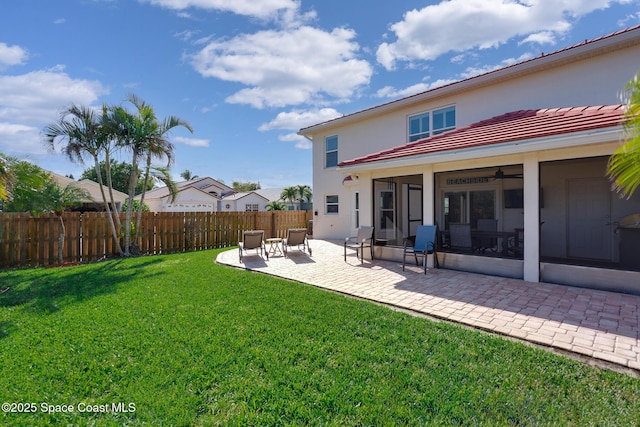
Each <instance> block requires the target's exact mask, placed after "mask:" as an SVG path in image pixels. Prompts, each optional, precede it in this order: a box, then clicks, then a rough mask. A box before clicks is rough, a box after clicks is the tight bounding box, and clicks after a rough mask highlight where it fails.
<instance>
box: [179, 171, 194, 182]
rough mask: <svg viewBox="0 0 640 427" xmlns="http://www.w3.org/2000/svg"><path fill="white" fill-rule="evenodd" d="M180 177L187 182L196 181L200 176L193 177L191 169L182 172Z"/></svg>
mask: <svg viewBox="0 0 640 427" xmlns="http://www.w3.org/2000/svg"><path fill="white" fill-rule="evenodd" d="M180 176H181V177H182V179H184V180H185V181H191V180H192V179H196V178H198V175H192V174H191V171H190V170H189V169H185V171H184V172H182V173H181V174H180Z"/></svg>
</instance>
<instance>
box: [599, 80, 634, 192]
mask: <svg viewBox="0 0 640 427" xmlns="http://www.w3.org/2000/svg"><path fill="white" fill-rule="evenodd" d="M623 99H626V104H627V110H626V112H625V118H626V119H627V121H626V123H625V131H626V134H627V138H626V142H625V143H624V144H623V145H622V146H621V147H620V148H618V149H617V150H616V151H615V152H614V153H613V155H611V157H610V158H609V164H608V166H607V175H608V176H609V178H610V179H611V180H612V181H613V182H614V188H615V189H616V191H618V192H619V193H621V194H623V195H625V196H627V197H631V195H632V194H633V193H634V192H635V191H636V189H637V188H638V186H640V72H639V73H638V74H636V76H635V77H634V79H633V80H631V81H630V82H629V83H627V86H626V88H625V92H624V94H623Z"/></svg>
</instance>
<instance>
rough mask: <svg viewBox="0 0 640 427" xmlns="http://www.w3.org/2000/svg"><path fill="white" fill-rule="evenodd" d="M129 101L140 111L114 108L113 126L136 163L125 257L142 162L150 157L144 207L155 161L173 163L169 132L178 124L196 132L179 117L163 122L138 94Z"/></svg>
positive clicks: (130, 183)
mask: <svg viewBox="0 0 640 427" xmlns="http://www.w3.org/2000/svg"><path fill="white" fill-rule="evenodd" d="M127 101H129V102H130V103H131V104H133V106H134V107H136V110H137V111H136V112H135V113H134V114H132V113H129V112H128V111H127V110H126V109H125V108H124V107H122V106H117V107H113V108H112V115H111V126H110V127H111V129H112V130H113V131H114V135H115V136H116V139H117V141H118V146H119V147H121V148H123V149H125V150H127V151H129V152H130V153H131V165H132V166H133V170H132V173H131V177H130V180H129V201H128V205H127V212H126V216H125V230H124V239H125V248H124V255H125V256H128V255H130V253H131V216H132V212H133V196H134V192H135V188H136V185H137V183H138V176H139V166H138V162H139V161H141V160H143V159H145V160H146V161H145V166H144V183H145V185H144V186H143V190H142V193H141V195H140V206H142V205H143V202H144V196H145V194H146V185H147V183H148V180H149V179H150V176H151V171H152V167H151V164H152V160H153V159H154V158H158V159H162V158H166V159H167V167H169V166H170V165H171V163H172V162H173V145H172V144H171V143H170V142H169V140H168V139H167V134H168V133H169V131H171V130H172V129H173V128H175V127H177V126H183V127H185V128H186V129H187V130H189V131H190V132H193V128H192V127H191V125H189V123H187V122H186V121H184V120H181V119H179V118H177V117H175V116H170V117H168V118H166V119H164V120H163V121H162V122H159V121H158V119H157V117H156V114H155V111H154V110H153V108H152V107H151V106H150V105H149V104H147V103H146V102H144V101H142V100H141V99H140V98H138V97H137V96H135V95H129V96H128V98H127ZM167 176H168V174H167ZM141 215H142V213H141V211H140V210H138V213H137V221H136V230H138V229H139V224H140V218H141Z"/></svg>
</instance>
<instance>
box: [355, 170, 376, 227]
mask: <svg viewBox="0 0 640 427" xmlns="http://www.w3.org/2000/svg"><path fill="white" fill-rule="evenodd" d="M357 191H358V192H359V193H360V196H359V197H360V226H371V225H374V224H373V184H372V182H371V174H370V173H358V190H357Z"/></svg>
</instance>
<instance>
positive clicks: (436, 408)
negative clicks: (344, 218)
mask: <svg viewBox="0 0 640 427" xmlns="http://www.w3.org/2000/svg"><path fill="white" fill-rule="evenodd" d="M218 252H219V251H206V252H193V253H187V254H180V255H171V256H157V257H142V258H136V259H127V260H115V261H108V262H102V263H96V264H91V265H84V266H77V267H65V268H59V269H32V270H16V271H5V272H2V273H0V286H11V288H12V290H11V291H10V292H8V293H6V294H4V295H2V296H0V351H1V354H2V358H1V359H0V402H13V403H35V404H36V409H37V413H35V414H33V413H0V424H10V425H45V424H72V425H225V426H227V425H231V426H234V425H242V426H244V425H336V426H344V425H375V426H385V425H408V426H415V425H438V424H441V425H483V424H484V425H510V424H524V425H539V424H542V425H549V424H553V425H575V426H583V425H606V426H612V425H625V426H628V425H638V424H640V411H639V410H638V408H640V380H639V379H637V378H633V377H630V376H627V375H623V374H619V373H615V372H611V371H606V370H601V369H598V368H594V367H589V366H587V365H584V364H581V363H579V362H576V361H574V360H571V359H567V358H564V357H561V356H558V355H555V354H552V353H550V352H546V351H543V350H540V349H536V348H533V347H530V346H527V345H524V344H520V343H517V342H512V341H509V340H506V339H503V338H500V337H496V336H492V335H489V334H486V333H481V332H475V331H470V330H467V329H464V328H462V327H458V326H456V325H451V324H447V323H438V322H432V321H430V320H426V319H422V318H417V317H412V316H410V315H407V314H404V313H400V312H396V311H393V310H390V309H388V308H385V307H381V306H378V305H375V304H371V303H367V302H364V301H359V300H355V299H350V298H347V297H344V296H341V295H336V294H333V293H329V292H326V291H322V290H319V289H315V288H313V287H310V286H306V285H301V284H297V283H293V282H289V281H286V280H281V279H276V278H272V277H268V276H265V275H261V274H256V273H251V272H246V271H239V270H235V269H231V268H227V267H222V266H219V265H216V264H215V263H214V262H213V260H214V259H215V256H216V255H217V253H218ZM119 403H122V404H123V406H124V407H126V408H129V407H128V404H129V403H133V404H134V405H135V412H128V413H113V412H110V413H100V412H99V413H80V412H78V409H79V408H78V405H79V404H83V405H86V404H90V405H109V406H110V405H111V404H119ZM42 404H49V405H74V412H72V413H71V412H58V413H43V411H42V409H43V407H42ZM16 407H17V405H16ZM97 409H102V408H97Z"/></svg>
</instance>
